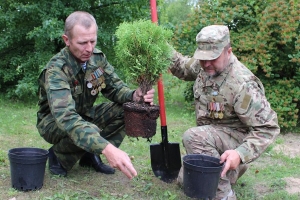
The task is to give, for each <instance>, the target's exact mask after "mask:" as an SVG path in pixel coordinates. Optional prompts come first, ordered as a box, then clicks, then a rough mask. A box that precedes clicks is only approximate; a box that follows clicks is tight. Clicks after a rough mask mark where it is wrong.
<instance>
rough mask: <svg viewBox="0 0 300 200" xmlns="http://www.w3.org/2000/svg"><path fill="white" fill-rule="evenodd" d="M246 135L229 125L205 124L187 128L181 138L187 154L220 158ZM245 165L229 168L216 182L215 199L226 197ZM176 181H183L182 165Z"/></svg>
mask: <svg viewBox="0 0 300 200" xmlns="http://www.w3.org/2000/svg"><path fill="white" fill-rule="evenodd" d="M245 137H246V133H243V132H241V131H238V130H236V129H233V128H229V127H222V126H218V125H205V126H198V127H193V128H190V129H188V130H187V131H186V132H185V133H184V134H183V138H182V142H183V145H184V147H185V149H186V153H187V154H205V155H209V156H213V157H216V158H220V156H221V155H222V153H223V152H225V151H226V150H230V149H235V148H236V147H238V146H239V145H240V144H241V143H242V142H243V139H244V138H245ZM245 169H247V166H246V165H245V164H241V165H239V167H238V168H237V169H235V170H229V171H228V172H227V174H226V177H221V178H220V180H219V184H218V189H217V192H216V197H215V199H223V198H225V197H227V195H228V194H229V192H230V191H231V185H232V184H235V183H236V181H237V179H238V178H239V175H240V170H243V172H242V173H244V172H245V171H244V170H245ZM178 182H179V183H181V184H184V183H183V167H182V168H181V170H180V172H179V176H178Z"/></svg>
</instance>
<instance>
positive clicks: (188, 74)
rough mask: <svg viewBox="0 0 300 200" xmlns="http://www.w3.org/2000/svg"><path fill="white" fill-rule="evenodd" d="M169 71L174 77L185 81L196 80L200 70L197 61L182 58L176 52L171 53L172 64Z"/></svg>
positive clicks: (186, 57) (185, 57)
mask: <svg viewBox="0 0 300 200" xmlns="http://www.w3.org/2000/svg"><path fill="white" fill-rule="evenodd" d="M169 69H170V71H171V72H172V74H173V75H174V76H176V77H178V78H179V79H182V80H185V81H194V80H196V78H197V75H198V74H199V73H200V70H202V69H201V67H200V63H199V61H198V60H196V59H194V58H190V57H188V56H183V55H182V54H180V53H178V52H176V51H174V53H173V57H172V64H171V66H170V67H169Z"/></svg>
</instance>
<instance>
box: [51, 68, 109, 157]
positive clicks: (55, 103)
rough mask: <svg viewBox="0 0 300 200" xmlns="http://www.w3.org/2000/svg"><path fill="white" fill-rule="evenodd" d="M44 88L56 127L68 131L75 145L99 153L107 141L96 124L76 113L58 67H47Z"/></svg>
mask: <svg viewBox="0 0 300 200" xmlns="http://www.w3.org/2000/svg"><path fill="white" fill-rule="evenodd" d="M45 89H46V92H47V98H48V102H49V107H50V110H51V113H52V115H53V117H54V118H55V121H56V123H57V125H58V127H60V128H61V129H62V130H65V131H66V132H67V133H68V136H69V137H70V138H71V139H72V141H73V142H74V143H75V145H76V146H78V147H80V148H82V149H84V150H86V151H88V152H93V153H96V154H100V153H101V152H102V150H103V149H104V148H105V147H106V145H107V144H108V143H109V142H108V141H107V140H105V139H104V138H103V137H101V136H100V134H99V132H100V130H99V128H98V127H97V126H96V125H94V124H92V123H89V122H87V121H85V120H83V119H82V118H81V116H80V115H79V114H77V113H76V110H75V102H74V100H73V99H72V95H71V91H70V85H69V83H68V81H67V77H66V75H65V74H64V73H63V71H62V70H61V69H60V68H59V67H50V68H48V69H47V71H46V73H45Z"/></svg>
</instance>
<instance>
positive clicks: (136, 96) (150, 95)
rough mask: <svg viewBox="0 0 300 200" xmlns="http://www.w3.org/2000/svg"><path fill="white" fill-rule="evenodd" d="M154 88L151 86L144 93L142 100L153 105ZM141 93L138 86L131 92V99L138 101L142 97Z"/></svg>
mask: <svg viewBox="0 0 300 200" xmlns="http://www.w3.org/2000/svg"><path fill="white" fill-rule="evenodd" d="M154 93H155V90H154V89H153V88H152V89H151V90H149V91H148V92H147V93H146V94H145V95H144V102H147V103H150V105H153V97H154ZM142 95H143V93H142V90H141V88H138V89H136V90H135V92H134V93H133V101H135V102H139V101H140V100H141V99H142V98H143V97H142Z"/></svg>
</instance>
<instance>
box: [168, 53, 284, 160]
mask: <svg viewBox="0 0 300 200" xmlns="http://www.w3.org/2000/svg"><path fill="white" fill-rule="evenodd" d="M170 70H171V72H172V73H173V75H175V76H177V77H178V78H180V79H182V80H186V81H195V83H194V87H193V90H194V100H195V112H196V121H197V125H198V126H202V125H208V124H215V125H220V126H226V127H231V128H233V129H236V130H238V131H240V132H242V133H245V134H246V135H247V136H246V137H245V138H244V139H243V143H242V144H241V145H240V146H239V147H237V148H236V150H237V151H238V153H239V155H240V157H241V160H242V162H243V163H248V162H251V161H253V160H255V159H256V158H258V157H259V156H260V155H261V153H262V152H263V151H264V150H265V149H266V148H267V147H268V146H269V145H270V144H271V143H272V142H273V141H274V140H275V138H276V136H277V135H278V134H279V133H280V128H279V126H278V119H277V114H276V112H274V111H273V110H272V109H271V107H270V104H269V102H268V101H267V99H266V96H265V91H264V87H263V85H262V83H261V81H260V80H259V79H258V78H257V77H256V76H254V75H253V73H252V72H251V71H250V70H249V69H248V68H247V67H245V66H244V65H243V64H242V63H241V62H239V61H238V59H237V58H236V57H235V56H234V55H233V54H232V55H231V58H230V62H229V65H228V66H227V67H226V68H225V70H224V71H223V72H222V73H221V74H220V75H219V76H217V77H208V76H207V75H206V73H205V72H204V70H202V68H201V66H200V63H199V61H198V60H195V59H194V58H189V57H186V56H182V55H181V54H179V53H177V52H175V54H174V57H173V65H172V66H171V67H170Z"/></svg>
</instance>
